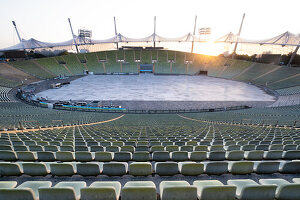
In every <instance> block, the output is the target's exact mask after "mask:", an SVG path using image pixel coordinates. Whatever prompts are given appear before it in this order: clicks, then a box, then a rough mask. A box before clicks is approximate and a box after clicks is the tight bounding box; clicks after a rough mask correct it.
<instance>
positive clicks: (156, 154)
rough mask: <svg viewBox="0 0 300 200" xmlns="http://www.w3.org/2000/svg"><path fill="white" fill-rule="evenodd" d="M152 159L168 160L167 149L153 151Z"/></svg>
mask: <svg viewBox="0 0 300 200" xmlns="http://www.w3.org/2000/svg"><path fill="white" fill-rule="evenodd" d="M152 160H154V161H168V160H170V154H169V152H168V151H155V152H153V153H152Z"/></svg>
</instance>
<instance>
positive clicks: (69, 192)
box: [39, 187, 78, 200]
mask: <svg viewBox="0 0 300 200" xmlns="http://www.w3.org/2000/svg"><path fill="white" fill-rule="evenodd" d="M39 198H40V200H58V199H66V200H77V199H78V198H76V194H75V190H74V188H73V187H63V188H58V187H51V188H39Z"/></svg>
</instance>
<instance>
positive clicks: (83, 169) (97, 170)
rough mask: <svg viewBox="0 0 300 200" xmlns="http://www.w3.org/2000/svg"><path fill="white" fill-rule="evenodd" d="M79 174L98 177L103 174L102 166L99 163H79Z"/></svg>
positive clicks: (77, 167) (77, 165)
mask: <svg viewBox="0 0 300 200" xmlns="http://www.w3.org/2000/svg"><path fill="white" fill-rule="evenodd" d="M76 169H77V174H79V175H81V176H98V175H100V174H101V172H102V165H101V166H100V165H99V163H77V164H76Z"/></svg>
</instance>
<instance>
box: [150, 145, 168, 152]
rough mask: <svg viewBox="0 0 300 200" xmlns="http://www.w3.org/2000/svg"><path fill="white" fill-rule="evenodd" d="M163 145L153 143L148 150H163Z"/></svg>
mask: <svg viewBox="0 0 300 200" xmlns="http://www.w3.org/2000/svg"><path fill="white" fill-rule="evenodd" d="M164 150H165V147H164V146H162V145H154V146H152V147H151V148H150V152H155V151H164Z"/></svg>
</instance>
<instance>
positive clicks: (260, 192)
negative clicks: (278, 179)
mask: <svg viewBox="0 0 300 200" xmlns="http://www.w3.org/2000/svg"><path fill="white" fill-rule="evenodd" d="M227 184H228V185H233V186H236V187H237V190H236V198H237V199H247V200H257V199H264V200H274V198H275V191H276V185H259V184H258V183H256V182H255V181H253V180H251V179H235V180H228V181H227Z"/></svg>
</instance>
